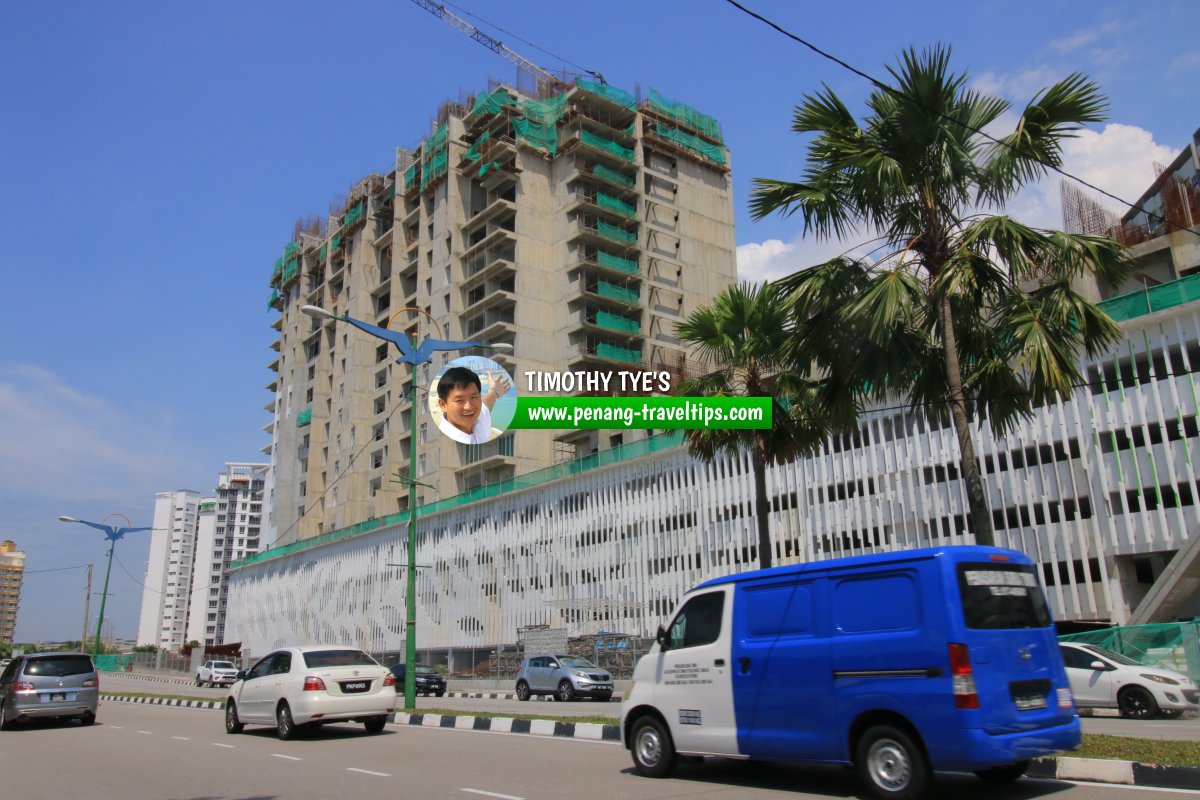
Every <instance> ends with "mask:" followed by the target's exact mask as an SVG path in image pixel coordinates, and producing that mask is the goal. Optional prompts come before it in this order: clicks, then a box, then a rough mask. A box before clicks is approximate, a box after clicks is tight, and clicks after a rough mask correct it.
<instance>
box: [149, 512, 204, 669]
mask: <svg viewBox="0 0 1200 800" xmlns="http://www.w3.org/2000/svg"><path fill="white" fill-rule="evenodd" d="M199 503H200V495H199V493H197V492H194V491H191V490H189V489H180V490H178V491H174V492H159V493H158V494H157V495H155V500H154V528H155V530H153V531H151V532H150V537H151V538H150V557H149V560H148V561H147V564H146V579H145V581H143V587H144V588H143V589H142V610H141V615H140V617H139V620H138V635H137V642H138V644H139V645H154V646H155V647H159V648H162V649H165V650H178V649H179V648H180V647H182V646H183V645H184V643H185V641H186V640H185V639H184V635H185V634H186V633H187V617H188V599H189V596H190V594H191V586H192V561H193V556H194V554H195V544H196V524H197V519H198V516H197V515H198V506H199Z"/></svg>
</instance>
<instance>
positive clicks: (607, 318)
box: [569, 306, 642, 360]
mask: <svg viewBox="0 0 1200 800" xmlns="http://www.w3.org/2000/svg"><path fill="white" fill-rule="evenodd" d="M569 320H570V329H571V330H572V331H577V330H579V331H586V332H587V333H588V334H589V335H590V334H600V335H602V336H606V337H612V338H613V339H614V341H616V340H618V339H619V340H621V341H622V342H623V344H624V346H626V347H637V346H638V345H637V344H636V343H637V341H638V340H640V339H641V338H642V321H641V313H640V312H637V311H635V312H632V313H629V312H627V313H626V314H617V313H614V312H612V311H607V310H605V309H602V308H597V307H595V306H584V307H582V308H579V309H577V310H575V311H572V312H571V314H570V316H569ZM640 358H641V357H640V356H639V360H640Z"/></svg>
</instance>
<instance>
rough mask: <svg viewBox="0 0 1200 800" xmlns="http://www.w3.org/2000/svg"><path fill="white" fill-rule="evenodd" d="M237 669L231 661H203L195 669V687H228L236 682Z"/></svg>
mask: <svg viewBox="0 0 1200 800" xmlns="http://www.w3.org/2000/svg"><path fill="white" fill-rule="evenodd" d="M237 674H238V668H237V665H236V664H234V663H233V662H232V661H205V662H204V663H203V664H201V665H200V666H199V667H197V668H196V685H197V686H204V685H205V684H208V685H209V686H216V685H217V684H221V685H222V686H229V685H230V684H232V683H233V682H234V681H235V680H237Z"/></svg>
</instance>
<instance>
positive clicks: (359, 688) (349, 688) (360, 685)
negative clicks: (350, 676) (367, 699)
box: [342, 681, 371, 692]
mask: <svg viewBox="0 0 1200 800" xmlns="http://www.w3.org/2000/svg"><path fill="white" fill-rule="evenodd" d="M370 685H371V684H370V683H368V682H367V681H352V682H348V683H343V684H342V691H343V692H365V691H366V690H367V687H368V686H370Z"/></svg>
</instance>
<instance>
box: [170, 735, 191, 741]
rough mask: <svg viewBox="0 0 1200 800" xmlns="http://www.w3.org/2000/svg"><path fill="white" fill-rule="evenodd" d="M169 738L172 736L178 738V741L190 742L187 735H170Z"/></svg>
mask: <svg viewBox="0 0 1200 800" xmlns="http://www.w3.org/2000/svg"><path fill="white" fill-rule="evenodd" d="M171 738H172V739H179V740H180V741H184V742H190V741H191V738H190V737H187V736H172V737H171Z"/></svg>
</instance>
